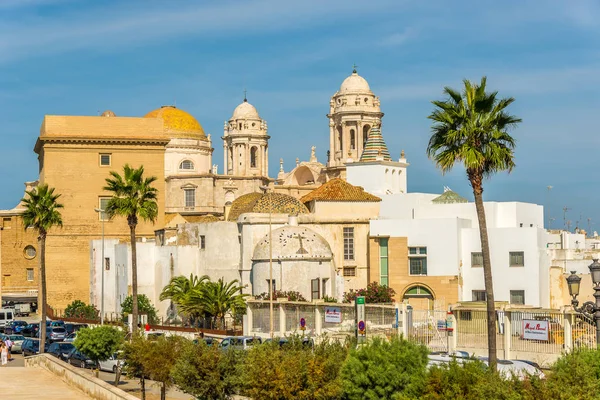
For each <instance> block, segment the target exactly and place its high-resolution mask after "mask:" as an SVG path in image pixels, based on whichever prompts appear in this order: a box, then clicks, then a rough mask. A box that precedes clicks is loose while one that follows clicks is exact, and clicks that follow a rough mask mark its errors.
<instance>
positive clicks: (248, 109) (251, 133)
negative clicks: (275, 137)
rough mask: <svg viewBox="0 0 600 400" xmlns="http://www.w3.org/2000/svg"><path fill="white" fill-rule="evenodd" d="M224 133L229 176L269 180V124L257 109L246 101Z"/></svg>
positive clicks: (228, 122)
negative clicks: (266, 178)
mask: <svg viewBox="0 0 600 400" xmlns="http://www.w3.org/2000/svg"><path fill="white" fill-rule="evenodd" d="M223 130H224V133H223V137H222V139H223V160H224V164H225V168H224V170H225V175H234V176H264V177H268V176H269V139H270V136H269V135H267V121H265V120H263V119H261V118H260V116H259V115H258V111H256V108H255V107H254V106H253V105H252V104H250V103H248V100H247V99H246V95H245V91H244V101H243V102H242V103H241V104H240V105H239V106H237V107H236V108H235V110H234V111H233V115H232V116H231V119H229V121H225V126H224V129H223Z"/></svg>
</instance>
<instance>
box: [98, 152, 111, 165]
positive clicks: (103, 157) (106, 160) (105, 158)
mask: <svg viewBox="0 0 600 400" xmlns="http://www.w3.org/2000/svg"><path fill="white" fill-rule="evenodd" d="M111 158H112V157H111V154H109V153H100V166H102V167H110V161H111Z"/></svg>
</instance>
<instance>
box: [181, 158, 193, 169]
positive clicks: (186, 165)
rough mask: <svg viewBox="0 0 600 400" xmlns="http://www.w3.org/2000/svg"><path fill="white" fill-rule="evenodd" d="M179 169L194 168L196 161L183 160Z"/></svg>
mask: <svg viewBox="0 0 600 400" xmlns="http://www.w3.org/2000/svg"><path fill="white" fill-rule="evenodd" d="M179 169H187V170H191V169H194V163H193V162H191V161H190V160H183V161H182V162H181V164H179Z"/></svg>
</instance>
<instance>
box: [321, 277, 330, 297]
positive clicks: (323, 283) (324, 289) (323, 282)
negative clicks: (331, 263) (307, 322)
mask: <svg viewBox="0 0 600 400" xmlns="http://www.w3.org/2000/svg"><path fill="white" fill-rule="evenodd" d="M328 280H329V279H327V278H323V279H322V280H321V296H322V297H325V296H327V281H328Z"/></svg>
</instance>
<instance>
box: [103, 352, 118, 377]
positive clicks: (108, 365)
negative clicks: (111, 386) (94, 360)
mask: <svg viewBox="0 0 600 400" xmlns="http://www.w3.org/2000/svg"><path fill="white" fill-rule="evenodd" d="M98 363H99V364H100V370H101V371H107V372H113V373H115V374H116V373H117V368H120V367H121V365H123V360H120V359H119V354H118V353H115V354H113V355H112V356H110V358H109V359H108V360H104V361H99V362H98Z"/></svg>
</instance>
